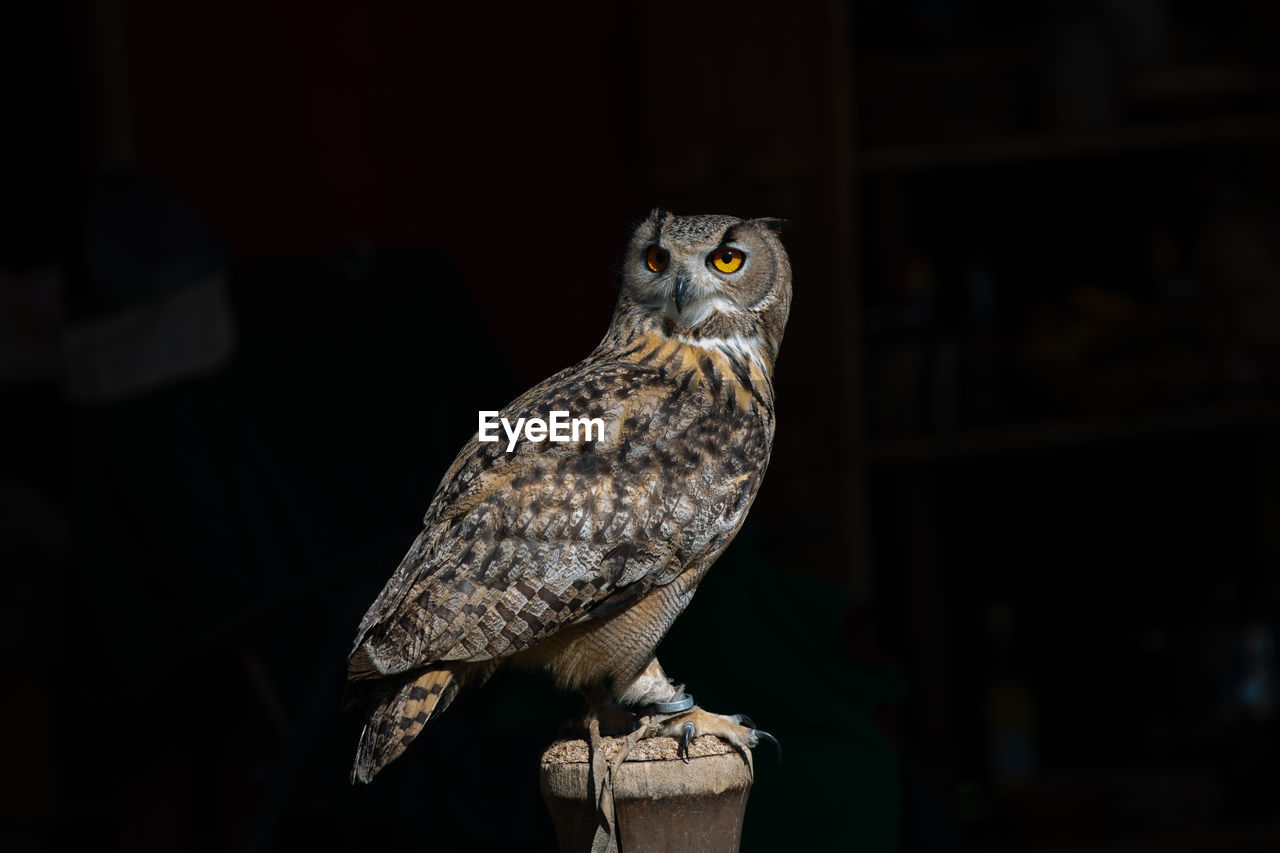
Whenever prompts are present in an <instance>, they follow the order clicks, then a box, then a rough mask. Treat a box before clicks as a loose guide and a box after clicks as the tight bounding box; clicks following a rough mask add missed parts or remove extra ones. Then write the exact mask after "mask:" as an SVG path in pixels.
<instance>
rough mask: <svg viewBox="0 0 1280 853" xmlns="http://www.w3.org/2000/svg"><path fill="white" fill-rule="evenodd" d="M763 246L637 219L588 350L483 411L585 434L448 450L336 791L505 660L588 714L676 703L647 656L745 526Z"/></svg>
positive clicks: (768, 331)
mask: <svg viewBox="0 0 1280 853" xmlns="http://www.w3.org/2000/svg"><path fill="white" fill-rule="evenodd" d="M776 230H777V229H776V221H774V220H742V219H736V218H733V217H726V216H695V217H677V216H673V215H672V214H670V213H666V212H662V211H654V213H653V214H651V215H650V216H649V218H648V219H647V220H646V221H645V222H643V223H642V224H641V225H640V226H639V227H638V228H637V229H636V232H635V235H634V236H633V238H632V241H631V245H630V249H629V251H628V253H627V259H626V262H625V266H624V272H623V287H622V293H621V295H620V297H619V300H618V306H617V309H616V311H615V313H614V317H613V321H612V323H611V324H610V326H609V330H608V333H607V334H606V335H605V338H604V340H603V341H602V342H601V344H600V345H599V346H598V347H597V348H596V350H595V351H594V352H592V353H591V355H589V356H588V357H587V358H586V359H585V360H583V361H582V362H580V363H579V364H577V365H575V366H573V367H571V368H569V369H567V370H564V371H561V372H560V373H558V374H556V375H555V376H552V377H551V378H550V379H547V380H546V381H544V382H542V383H540V384H538V385H536V386H534V387H533V388H531V389H530V390H528V391H527V392H525V393H524V394H522V395H521V396H520V397H519V398H517V399H516V400H515V401H513V402H512V403H511V404H510V405H508V406H507V407H506V408H505V409H504V410H503V411H502V417H505V418H507V419H509V420H510V421H511V422H513V423H514V422H515V419H516V418H519V417H525V418H529V417H539V418H546V417H547V416H548V414H549V413H550V412H552V411H557V410H559V411H568V412H569V413H570V414H571V416H572V417H575V418H577V417H587V418H600V419H602V420H603V421H604V423H605V435H604V437H603V438H602V439H601V440H598V441H585V440H583V441H577V442H567V443H553V442H550V441H542V442H532V441H528V440H524V439H521V440H520V441H518V443H517V444H516V446H515V449H514V450H513V451H511V452H508V451H507V441H506V440H505V438H504V439H503V440H502V441H498V442H492V443H487V442H481V441H479V440H478V436H477V437H473V438H472V439H471V441H469V442H468V443H467V445H466V446H465V447H464V448H463V449H462V451H461V452H460V453H459V454H458V456H457V458H456V459H455V460H454V462H453V465H452V466H451V467H450V469H449V471H448V472H447V473H446V474H445V476H444V479H443V481H442V482H441V484H440V487H439V489H438V490H437V491H436V495H435V497H434V499H433V500H432V502H431V505H430V507H429V508H428V510H427V514H426V518H425V521H424V527H423V530H422V533H421V534H419V536H418V538H417V540H416V541H415V542H414V543H413V546H412V547H411V548H410V549H409V552H408V554H406V555H405V557H404V560H403V561H402V562H401V564H400V567H399V568H398V569H397V570H396V572H395V574H394V575H393V576H392V577H391V579H390V580H389V581H388V582H387V585H386V587H385V588H384V589H383V590H382V593H381V594H380V595H379V596H378V598H377V600H376V601H374V603H373V605H372V606H371V607H370V608H369V611H368V613H366V614H365V617H364V619H363V620H362V622H361V624H360V628H359V632H358V634H357V637H356V643H355V650H354V651H353V653H352V655H351V658H350V661H349V664H348V691H347V696H346V702H347V704H355V703H358V702H369V703H370V709H369V711H368V719H367V721H366V724H365V728H364V731H363V733H362V735H361V738H360V745H359V748H358V752H357V755H356V762H355V767H354V769H353V771H352V777H353V779H359V780H362V781H368V780H369V779H371V778H372V777H373V775H374V774H375V773H377V772H378V770H379V769H380V768H381V767H383V766H384V765H385V764H386V763H387V762H388V761H390V760H392V759H393V758H395V757H396V756H398V755H399V754H400V753H401V752H403V751H404V749H405V748H406V747H407V746H408V744H409V742H410V741H412V740H413V738H414V737H415V736H416V735H417V734H418V732H419V731H420V730H421V728H422V726H423V725H425V723H426V722H428V721H429V720H430V719H431V718H432V717H433V716H434V715H436V714H439V713H440V712H441V711H443V710H444V709H445V708H446V707H447V706H448V704H449V703H450V702H451V701H452V700H453V698H454V697H455V696H456V694H457V692H458V690H459V689H460V688H461V687H462V686H463V685H465V684H468V683H471V684H476V683H482V682H483V681H484V680H485V679H487V678H488V677H489V676H490V675H491V674H492V673H493V672H494V670H495V669H496V668H497V667H498V666H499V665H500V664H501V663H502V662H504V661H507V660H511V661H513V662H515V663H517V664H525V665H532V666H545V667H547V668H548V669H550V670H551V672H552V673H553V674H554V675H555V678H556V680H557V681H558V682H559V683H560V684H562V685H564V686H566V687H577V688H581V689H583V690H584V691H585V692H587V693H588V695H589V696H592V697H594V698H596V699H598V700H604V701H608V700H607V699H606V698H605V697H606V694H607V696H608V697H611V698H612V700H616V701H617V702H620V703H623V704H629V705H644V704H647V703H652V702H657V701H668V700H670V699H672V698H674V697H677V696H679V695H680V688H679V687H678V686H674V685H672V684H671V682H670V680H669V679H667V677H666V675H665V674H664V673H663V672H662V668H661V667H660V666H659V665H658V662H657V659H656V658H655V657H654V649H655V648H656V646H657V644H658V642H659V641H660V640H661V639H662V636H663V635H664V634H665V633H666V631H667V629H668V628H669V627H670V625H671V623H672V621H673V620H674V619H675V617H676V616H677V615H679V613H680V612H681V611H682V610H683V609H684V607H685V606H686V605H687V604H688V603H689V600H690V599H691V598H692V596H693V593H694V590H695V589H696V588H697V585H698V582H699V580H700V579H701V578H702V575H703V573H704V572H705V571H706V570H707V568H708V567H709V566H710V565H711V563H712V562H714V561H715V559H716V558H717V557H718V556H719V555H720V553H721V552H722V551H723V550H724V548H725V546H726V545H728V543H729V541H730V540H731V539H732V538H733V537H734V535H735V534H736V533H737V532H738V529H739V528H740V527H741V526H742V522H743V520H744V519H745V518H746V514H747V510H748V508H749V507H750V506H751V502H752V500H753V499H754V498H755V494H756V490H757V489H758V488H759V485H760V480H761V478H762V477H763V476H764V471H765V467H766V465H767V464H768V460H769V452H770V448H771V447H772V444H773V429H774V396H773V379H772V376H773V365H774V361H775V359H776V358H777V354H778V347H779V344H780V343H781V340H782V333H783V329H784V327H785V325H786V320H787V312H788V310H789V307H790V301H791V270H790V265H789V263H788V260H787V255H786V252H785V251H784V250H783V248H782V244H781V242H780V241H779V240H778V238H777V235H776V233H775V232H776ZM735 262H736V263H735ZM725 270H731V271H730V272H725ZM686 722H692V723H693V724H694V728H695V730H696V733H697V734H703V733H708V734H719V735H721V736H723V737H726V738H728V739H729V740H731V741H733V742H734V743H736V744H738V745H739V746H741V747H743V748H746V747H750V746H753V745H754V744H755V733H754V732H753V730H751V729H749V728H746V727H744V726H742V725H740V724H739V721H738V720H737V719H736V718H729V717H719V716H717V715H713V714H707V713H706V712H703V711H701V710H700V709H697V708H694V709H692V710H691V711H689V712H687V713H684V714H681V715H678V716H677V717H676V718H673V719H672V720H671V721H670V725H669V729H670V731H676V730H677V727H682V726H684V724H685V723H686Z"/></svg>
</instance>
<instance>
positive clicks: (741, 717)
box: [730, 714, 756, 729]
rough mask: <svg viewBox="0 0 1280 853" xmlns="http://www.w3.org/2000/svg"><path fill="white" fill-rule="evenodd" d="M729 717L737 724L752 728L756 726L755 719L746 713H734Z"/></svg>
mask: <svg viewBox="0 0 1280 853" xmlns="http://www.w3.org/2000/svg"><path fill="white" fill-rule="evenodd" d="M730 719H731V720H733V721H734V722H735V723H737V724H738V725H740V726H746V727H747V728H749V729H754V728H755V727H756V721H755V720H753V719H751V718H750V717H748V716H747V715H746V714H734V715H733V716H732V717H730Z"/></svg>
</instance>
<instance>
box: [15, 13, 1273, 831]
mask: <svg viewBox="0 0 1280 853" xmlns="http://www.w3.org/2000/svg"><path fill="white" fill-rule="evenodd" d="M1277 36H1280V13H1278V12H1277V10H1276V7H1275V6H1274V4H1271V3H1269V2H1263V0H1254V1H1253V2H1246V0H1233V2H1221V3H1213V4H1208V3H1191V2H1179V0H1132V2H1123V0H1118V1H1117V2H1101V0H1098V2H1053V0H1038V1H1037V2H1019V3H1015V2H981V3H980V2H977V1H976V0H971V2H964V0H910V1H909V2H889V0H859V2H856V3H848V4H846V3H840V2H805V3H797V4H790V5H788V6H787V8H786V9H785V10H784V9H781V8H777V7H776V4H765V3H763V2H755V0H751V2H744V3H738V4H734V5H733V6H732V7H722V8H718V9H713V8H705V7H699V8H696V9H690V8H686V7H685V6H684V5H683V4H678V3H674V2H655V3H649V4H642V5H637V6H631V7H622V6H607V5H605V4H586V3H583V4H569V6H567V7H564V6H561V7H557V8H556V9H555V11H554V12H553V11H549V10H547V9H543V8H537V7H535V6H533V5H532V4H514V3H510V4H508V3H494V4H485V5H483V6H480V5H475V6H473V7H471V8H469V9H466V10H463V9H461V8H460V9H456V10H452V11H443V10H439V9H434V8H428V6H427V4H411V3H394V4H393V3H379V4H362V5H360V6H356V5H354V4H343V3H336V2H321V3H310V4H306V6H305V7H303V6H298V5H295V4H284V3H260V2H259V3H249V2H239V0H234V2H222V3H217V4H214V3H201V4H195V3H192V4H179V3H165V2H151V0H97V2H86V3H78V2H76V3H73V2H62V3H59V2H54V3H41V4H34V3H33V4H11V5H10V6H7V7H6V11H5V12H4V19H3V21H0V39H2V40H3V42H2V43H0V55H3V56H4V58H5V60H4V61H5V68H4V78H3V79H5V81H6V97H5V101H4V106H3V110H4V121H3V124H4V126H5V127H6V133H5V137H6V140H5V141H6V146H5V151H4V154H3V162H2V163H0V180H2V181H3V185H2V186H3V191H2V193H0V214H2V216H3V220H2V222H0V356H2V358H0V412H2V413H3V417H2V418H0V565H3V567H4V571H5V577H6V580H7V581H8V583H7V584H6V588H7V591H6V593H5V594H4V595H0V601H2V602H3V603H2V604H0V607H2V608H3V618H2V619H0V623H2V624H3V626H4V631H5V634H4V636H5V639H6V641H7V642H6V646H7V648H8V649H9V650H10V653H9V654H8V655H7V656H6V662H5V664H4V670H3V677H4V679H5V682H6V696H7V697H8V701H7V702H5V703H4V708H5V711H4V733H5V737H4V742H5V751H4V759H5V761H4V766H5V768H6V770H7V771H8V772H7V773H6V774H5V776H6V782H5V786H4V795H3V797H2V798H0V799H2V801H3V805H2V806H0V814H2V815H3V818H2V819H3V826H2V832H3V835H0V839H2V843H4V845H5V846H6V849H34V850H61V849H65V848H70V847H72V846H76V847H84V846H93V847H95V848H99V849H120V850H171V849H208V850H224V849H248V850H269V849H295V848H302V847H304V846H309V847H314V848H321V849H324V848H328V847H334V846H338V845H341V846H342V847H344V848H347V849H352V850H361V849H386V848H387V847H390V846H396V847H398V848H400V849H422V850H495V851H496V850H548V849H553V847H554V838H553V835H552V831H551V826H550V822H549V820H548V819H547V817H546V816H545V812H544V810H543V808H542V806H541V803H540V801H539V799H538V795H537V781H536V767H537V756H538V754H539V751H540V749H541V748H542V747H543V746H544V745H545V744H546V743H547V742H548V741H549V740H550V739H551V737H552V736H553V735H554V733H555V731H556V728H557V726H558V725H559V723H560V722H561V721H563V720H564V719H566V718H568V717H569V716H570V715H571V714H573V713H574V712H575V710H576V708H577V700H576V699H575V698H574V697H572V696H566V695H561V694H558V693H557V692H556V691H555V690H554V689H553V688H552V687H551V686H550V685H549V684H548V683H547V679H545V678H544V677H542V676H540V675H537V674H508V675H505V676H502V677H499V678H497V679H495V680H494V681H493V682H492V683H491V685H490V686H489V687H487V688H486V689H484V690H482V691H479V692H477V693H476V694H474V695H470V696H464V697H463V698H461V699H460V700H459V701H458V702H457V703H456V704H455V706H454V707H453V708H451V709H450V711H449V712H448V713H446V714H445V715H444V716H443V717H442V718H441V719H440V720H439V722H438V723H435V724H433V726H432V728H430V729H429V730H428V731H427V732H426V733H425V734H424V735H423V736H422V737H421V738H420V740H419V741H418V742H417V743H416V744H415V745H414V747H413V748H412V749H411V750H410V751H409V753H408V754H407V755H406V756H405V757H404V758H403V759H401V760H400V761H397V762H396V763H395V764H393V765H392V766H391V767H389V768H388V769H387V770H386V771H385V772H384V773H383V774H382V775H380V776H379V777H378V779H377V780H376V781H375V782H374V784H373V785H371V786H368V787H363V786H362V787H358V788H353V787H350V786H349V785H348V784H347V771H348V767H349V762H350V760H351V757H352V754H353V750H354V744H355V738H356V733H357V731H358V726H359V722H360V721H359V719H358V718H357V715H354V714H346V715H343V714H339V713H338V711H337V698H338V695H339V692H340V689H341V682H342V669H343V661H344V658H345V655H346V653H347V651H348V650H349V643H350V640H351V638H352V636H353V634H354V630H355V627H356V624H357V622H358V620H359V618H360V615H361V614H362V613H363V611H364V609H365V607H366V606H367V605H368V603H369V602H370V601H371V600H372V599H373V597H374V595H376V593H377V591H378V589H379V588H380V586H381V584H382V583H383V582H384V581H385V579H386V578H387V577H388V576H389V574H390V573H391V571H392V570H393V569H394V567H395V565H396V563H397V562H398V560H399V558H400V556H401V555H402V554H403V552H404V549H405V548H406V547H407V545H408V544H409V542H410V541H411V540H412V538H413V536H414V534H415V533H416V530H417V525H418V523H419V521H420V519H421V516H422V513H423V511H424V510H425V508H426V504H427V502H428V501H429V500H430V497H431V494H432V493H433V491H434V489H435V486H436V484H437V483H438V480H439V477H440V475H441V474H442V473H443V471H444V469H445V468H446V466H447V465H448V463H449V460H450V459H451V458H452V456H453V454H454V453H455V452H456V450H457V448H458V447H459V446H461V444H462V443H463V442H464V441H465V440H466V438H467V436H468V435H469V434H470V433H471V432H472V431H473V430H474V421H473V418H474V417H475V415H474V412H475V411H476V410H478V409H494V408H499V407H501V406H502V405H503V404H504V403H505V402H506V401H508V400H509V399H511V398H512V397H513V396H515V395H516V394H517V393H519V391H521V390H522V389H523V388H525V387H527V386H528V385H529V384H530V383H532V382H535V381H537V380H539V379H541V378H543V377H544V376H546V375H548V374H550V373H551V372H553V371H555V370H558V369H560V368H561V367H564V366H566V365H568V364H571V363H572V362H574V361H575V360H577V359H578V358H581V357H582V356H583V355H585V354H586V353H587V352H589V351H590V349H591V348H592V347H593V346H594V345H595V343H596V342H597V341H598V340H599V338H600V336H601V335H602V334H603V332H604V329H605V327H606V325H607V322H608V318H609V314H610V311H611V306H612V303H613V300H614V298H615V295H616V291H615V284H614V282H615V281H616V277H617V276H616V265H617V261H618V257H619V254H620V251H621V248H622V246H623V244H624V242H625V239H626V236H627V234H628V228H629V227H630V224H631V223H632V222H634V221H635V220H637V219H639V218H641V217H643V216H644V215H645V213H646V212H647V211H648V210H649V209H650V208H651V207H653V206H665V207H668V208H671V209H674V210H676V211H678V212H686V213H694V212H724V213H734V214H739V215H743V216H781V217H785V218H788V219H790V220H791V221H792V227H791V230H790V231H789V232H788V233H787V234H786V235H785V240H786V243H787V246H788V248H789V251H790V253H791V256H792V261H793V265H794V268H795V302H794V308H793V314H792V320H791V324H790V326H789V328H788V332H787V337H786V345H785V346H784V348H783V354H782V358H781V360H780V363H779V367H778V374H777V377H776V382H777V387H778V392H779V430H778V439H777V444H776V447H775V453H774V459H773V462H772V464H771V468H770V473H769V476H768V477H767V478H766V481H765V485H764V487H763V489H762V491H761V494H760V497H759V499H758V501H757V502H756V505H755V508H754V509H753V511H752V515H751V518H750V520H749V521H748V523H747V525H746V527H745V528H744V531H743V533H742V535H741V536H740V537H739V541H738V542H736V543H735V544H734V546H733V547H732V548H731V549H730V550H729V552H727V553H726V555H725V557H724V558H723V559H722V561H721V563H720V565H718V566H717V568H716V570H715V571H714V572H712V573H711V575H710V576H709V578H708V580H707V582H706V583H705V584H704V586H703V588H702V589H701V590H700V592H699V595H698V599H697V601H696V602H695V604H694V605H693V606H692V607H691V609H690V611H689V612H688V614H687V615H686V616H685V617H684V618H682V619H681V620H680V621H679V622H678V623H677V625H676V627H675V628H674V629H673V631H672V633H671V635H670V636H669V637H668V639H667V640H666V641H665V642H664V645H663V647H662V659H663V661H664V665H665V666H666V668H667V670H668V671H669V672H671V673H672V674H673V675H675V676H676V677H677V678H680V679H682V680H685V681H687V682H688V683H689V685H690V689H691V691H692V692H694V693H695V694H696V695H697V696H698V698H699V700H700V702H701V704H703V705H705V706H707V707H710V708H712V709H714V710H719V711H724V712H738V711H740V712H745V713H749V714H751V715H752V716H753V717H755V719H756V720H757V721H758V722H759V723H760V724H761V725H762V726H763V727H765V728H766V729H769V730H770V731H772V732H774V733H775V734H777V735H778V736H779V738H780V739H781V740H782V742H783V745H784V748H785V749H786V760H785V761H784V762H782V763H775V762H774V761H773V760H772V758H771V757H770V756H769V755H768V754H767V753H765V752H761V753H760V754H759V755H758V757H757V782H756V785H755V788H754V789H753V792H752V797H751V803H750V808H749V810H748V815H747V823H746V827H745V834H744V848H745V849H749V850H769V849H778V848H779V847H781V846H783V845H791V846H793V847H798V848H800V849H859V850H894V849H905V850H1009V851H1024V850H1025V851H1030V850H1041V849H1051V850H1077V849H1090V850H1092V849H1107V850H1117V851H1129V850H1134V851H1137V850H1188V851H1191V850H1205V851H1209V850H1212V851H1221V850H1239V851H1244V850H1274V849H1280V823H1278V822H1277V821H1276V819H1275V817H1274V808H1273V803H1274V802H1276V797H1277V795H1280V790H1277V789H1278V788H1280V780H1278V779H1277V776H1276V774H1275V772H1274V771H1273V770H1272V768H1273V767H1274V766H1275V764H1276V759H1277V758H1278V757H1280V756H1277V754H1276V753H1277V744H1276V734H1277V732H1276V718H1275V702H1276V661H1275V653H1274V642H1275V627H1276V621H1277V615H1278V611H1280V586H1278V585H1277V568H1278V566H1280V539H1277V537H1276V534H1275V533H1274V530H1276V529H1277V526H1276V521H1277V516H1278V515H1280V493H1278V492H1277V482H1278V478H1280V447H1278V446H1277V441H1276V439H1277V434H1276V433H1277V429H1276V428H1277V426H1278V425H1280V387H1278V386H1280V259H1277V257H1276V250H1275V248H1274V247H1275V246H1276V245H1278V243H1277V240H1276V236H1277V226H1278V225H1280V218H1278V217H1280V210H1278V209H1277V208H1278V203H1280V147H1278V146H1277V142H1280V67H1277V64H1276V60H1275V59H1274V57H1276V56H1277V55H1280V53H1277V51H1276V48H1277V47H1280V45H1277ZM210 276H215V277H216V276H220V277H221V281H223V282H224V284H223V287H224V291H223V292H225V294H226V295H227V300H228V301H227V306H228V311H227V315H228V316H229V317H230V318H231V321H232V323H233V326H234V338H233V341H234V347H233V349H232V351H231V352H230V354H229V357H227V358H223V359H218V360H214V361H212V362H210V363H208V364H206V365H205V366H204V367H203V368H201V369H198V370H193V371H187V372H186V373H182V374H180V375H175V376H172V377H170V379H169V380H167V381H165V382H163V383H162V384H159V385H153V386H151V387H148V388H145V389H139V390H135V391H132V392H129V393H125V394H117V395H105V396H101V395H100V396H99V397H96V398H95V397H93V395H88V396H86V395H85V394H83V393H79V392H77V391H76V390H75V388H76V386H75V385H74V383H73V382H72V380H71V379H69V378H68V377H70V376H72V375H73V373H74V371H73V370H72V368H71V367H70V366H69V360H68V359H67V358H66V357H65V356H64V341H67V340H71V339H74V338H75V337H76V335H77V334H79V333H81V332H83V330H86V329H93V328H98V327H100V326H101V325H102V324H103V323H109V322H112V318H118V317H120V316H124V315H126V314H128V313H129V312H134V314H135V315H136V314H138V313H139V312H142V313H145V312H147V311H154V310H155V309H156V307H157V306H160V305H164V304H168V303H167V302H166V300H171V299H172V298H174V297H175V296H177V295H181V294H183V293H186V292H189V291H190V290H191V289H192V288H193V286H195V285H198V284H199V283H200V282H207V281H209V277H210ZM145 333H146V329H145V328H144V329H143V332H140V333H139V334H140V335H144V334H145ZM128 340H129V337H128V336H127V335H125V336H123V337H122V338H120V339H118V341H117V345H121V344H120V343H119V342H120V341H124V344H123V345H127V342H128ZM158 357H159V358H161V359H163V356H162V355H161V356H158Z"/></svg>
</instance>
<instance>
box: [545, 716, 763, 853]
mask: <svg viewBox="0 0 1280 853" xmlns="http://www.w3.org/2000/svg"><path fill="white" fill-rule="evenodd" d="M600 744H601V748H600V750H599V753H600V754H599V755H598V756H597V757H596V759H595V762H594V763H595V768H596V770H597V773H596V774H595V775H596V777H597V778H593V773H592V760H591V756H590V754H589V749H588V745H587V742H586V741H584V740H558V741H556V742H555V743H553V744H552V745H551V746H549V747H548V748H547V750H546V751H545V752H544V753H543V754H542V772H541V780H542V783H541V787H542V797H543V799H544V800H545V801H546V803H547V808H548V810H549V811H550V812H551V820H552V822H553V823H554V824H555V827H556V836H557V837H558V838H559V841H560V851H561V853H588V851H591V853H603V851H609V853H615V851H616V853H643V851H658V850H662V851H671V852H672V853H681V851H711V853H736V851H737V850H738V844H739V842H740V840H741V838H742V819H743V813H744V812H745V811H746V806H747V794H748V792H749V791H750V789H751V779H752V768H751V764H750V763H749V758H748V757H747V756H744V755H743V754H742V753H741V752H739V751H738V750H737V749H735V748H734V747H732V746H730V745H729V744H727V743H725V742H724V741H722V740H720V739H719V738H717V737H712V736H705V737H700V738H697V739H696V740H694V741H693V742H692V743H690V744H689V761H688V762H685V761H684V759H683V758H681V757H679V756H677V755H676V741H675V740H673V739H672V738H669V737H654V738H649V739H646V740H640V741H639V742H636V741H634V740H631V739H627V738H603V739H601V741H600ZM628 747H629V749H628ZM618 759H622V760H621V761H619V760H618Z"/></svg>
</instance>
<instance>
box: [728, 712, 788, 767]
mask: <svg viewBox="0 0 1280 853" xmlns="http://www.w3.org/2000/svg"><path fill="white" fill-rule="evenodd" d="M739 716H741V715H739ZM743 720H744V722H746V723H747V725H749V726H750V727H751V733H752V734H753V735H755V736H756V738H757V739H759V740H767V741H769V743H771V744H773V748H774V749H776V750H778V761H782V744H780V743H778V739H777V738H776V737H774V736H773V735H771V734H769V733H768V732H766V731H761V730H760V729H757V728H756V724H755V723H753V722H751V718H750V717H744V718H743Z"/></svg>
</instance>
